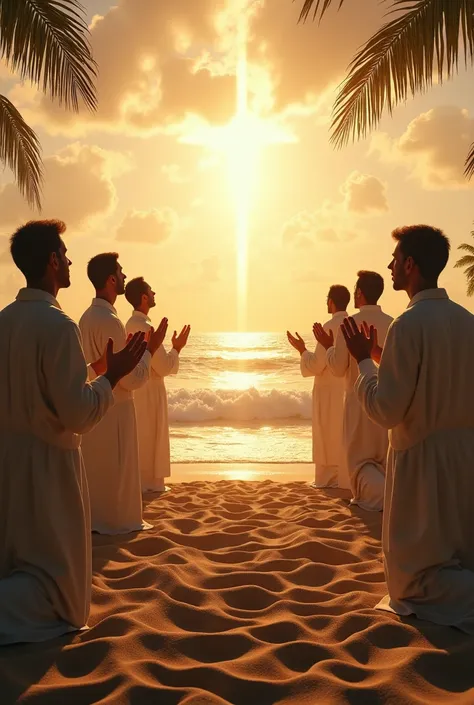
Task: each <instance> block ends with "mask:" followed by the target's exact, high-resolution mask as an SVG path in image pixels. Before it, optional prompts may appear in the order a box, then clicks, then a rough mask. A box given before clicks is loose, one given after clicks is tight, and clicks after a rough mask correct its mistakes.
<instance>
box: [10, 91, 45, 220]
mask: <svg viewBox="0 0 474 705" xmlns="http://www.w3.org/2000/svg"><path fill="white" fill-rule="evenodd" d="M0 161H2V162H3V163H4V164H6V165H7V166H8V167H10V169H11V170H12V171H13V173H14V175H15V179H16V181H17V184H18V187H19V189H20V191H21V193H22V194H23V195H24V196H25V197H26V199H27V201H28V203H29V204H30V206H33V207H36V208H38V209H40V208H41V203H40V196H41V184H42V180H43V169H42V164H41V148H40V144H39V140H38V137H37V136H36V134H35V132H34V131H33V130H32V129H31V127H29V126H28V125H27V124H26V122H25V121H24V120H23V118H22V116H21V115H20V113H19V112H18V110H17V109H16V108H15V106H14V105H13V104H12V103H10V101H9V100H8V98H5V96H3V95H0Z"/></svg>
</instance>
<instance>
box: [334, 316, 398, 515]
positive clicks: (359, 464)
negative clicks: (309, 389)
mask: <svg viewBox="0 0 474 705" xmlns="http://www.w3.org/2000/svg"><path fill="white" fill-rule="evenodd" d="M354 320H355V321H356V323H357V325H359V326H360V324H361V323H362V322H363V321H366V323H368V324H369V325H373V326H375V328H376V329H377V333H378V340H379V344H380V345H383V344H384V341H385V336H386V335H387V330H388V328H389V326H390V324H391V322H392V320H393V319H392V317H391V316H388V315H387V314H386V313H384V312H383V311H382V309H381V307H380V306H373V305H372V306H362V307H361V309H360V311H359V312H358V313H356V314H355V316H354ZM327 361H328V366H329V367H330V369H331V371H332V373H333V374H334V375H336V377H345V382H346V394H345V401H344V423H343V443H344V449H345V453H346V463H347V469H348V472H349V478H350V484H351V490H352V494H353V498H352V500H351V501H352V504H357V505H359V506H360V507H361V508H362V509H366V510H368V511H381V510H382V508H383V495H384V485H385V466H386V460H387V450H388V433H387V431H386V430H385V429H383V428H380V426H377V424H375V423H374V422H373V421H371V420H370V419H369V418H368V417H367V415H366V414H365V413H364V412H363V410H362V409H361V406H360V404H359V402H358V400H357V396H356V394H355V391H354V384H355V382H356V380H357V377H358V375H359V371H358V368H357V363H356V362H355V360H354V359H353V358H352V357H351V356H350V355H349V351H348V350H347V346H346V343H345V340H344V336H343V335H342V333H341V331H340V330H339V332H338V335H337V337H336V340H335V344H334V346H333V347H332V348H329V350H328V351H327Z"/></svg>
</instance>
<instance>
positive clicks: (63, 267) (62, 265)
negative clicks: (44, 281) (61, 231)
mask: <svg viewBox="0 0 474 705" xmlns="http://www.w3.org/2000/svg"><path fill="white" fill-rule="evenodd" d="M66 253H67V248H66V245H65V244H64V242H63V241H61V245H60V247H59V252H58V255H56V254H55V253H53V258H52V261H51V264H52V266H53V267H54V269H55V271H56V278H57V282H58V285H59V287H60V288H61V289H67V288H68V287H70V286H71V276H70V271H69V267H70V266H71V264H72V262H71V260H70V259H69V258H68V257H67V254H66Z"/></svg>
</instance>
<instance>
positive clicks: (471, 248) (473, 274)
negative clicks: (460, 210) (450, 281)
mask: <svg viewBox="0 0 474 705" xmlns="http://www.w3.org/2000/svg"><path fill="white" fill-rule="evenodd" d="M471 235H472V237H474V230H472V231H471ZM458 250H463V251H464V252H469V254H468V255H464V256H463V257H461V259H459V260H458V261H457V262H456V264H455V265H454V266H455V267H458V268H465V272H464V274H465V275H466V279H467V295H468V296H472V295H473V294H474V245H469V244H468V243H467V242H463V243H462V245H459V247H458Z"/></svg>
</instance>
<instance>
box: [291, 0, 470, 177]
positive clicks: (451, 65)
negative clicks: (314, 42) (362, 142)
mask: <svg viewBox="0 0 474 705" xmlns="http://www.w3.org/2000/svg"><path fill="white" fill-rule="evenodd" d="M352 1H353V2H355V0H352ZM365 1H366V0H359V3H360V5H364V4H365ZM345 2H346V0H304V4H303V8H302V10H301V14H300V20H303V21H304V20H306V19H307V17H308V16H309V14H310V13H311V11H312V14H313V18H314V19H316V18H318V17H319V19H320V20H321V19H322V18H323V17H324V15H325V13H326V12H327V10H328V8H329V7H330V5H332V4H334V3H335V4H337V5H338V8H340V7H341V6H342V5H343V4H344V3H345ZM387 14H388V15H389V21H388V22H387V23H386V24H384V25H383V27H381V28H380V29H379V30H378V31H377V32H376V33H375V34H374V35H373V36H372V37H371V38H370V39H369V40H368V41H367V43H366V44H365V46H364V47H363V48H362V49H360V50H359V51H358V53H357V54H356V56H355V57H354V58H353V59H352V61H351V63H350V65H349V69H348V75H347V77H346V78H345V80H344V81H343V83H342V84H341V86H340V89H339V93H338V96H337V98H336V102H335V104H334V109H333V119H332V128H331V129H332V135H331V141H332V142H334V143H335V145H336V146H338V147H341V146H343V145H345V144H346V143H347V142H348V141H349V140H351V139H352V140H356V139H359V138H361V137H365V136H366V135H367V133H368V132H369V131H370V130H372V129H373V128H374V127H375V126H376V125H377V124H378V123H379V121H380V118H381V117H382V114H383V112H384V111H385V110H388V111H389V112H390V113H391V112H392V110H393V108H394V107H395V106H396V105H398V104H399V103H401V102H404V101H405V100H406V99H407V97H408V96H409V95H412V96H414V95H416V94H417V93H422V92H424V91H426V90H427V89H428V88H429V87H430V86H431V85H432V84H433V79H434V77H435V76H436V78H437V80H438V81H439V82H440V83H441V82H442V81H443V80H445V79H450V78H452V77H453V75H454V74H455V73H457V71H458V63H459V58H460V55H461V57H464V63H465V65H466V66H468V65H472V62H473V60H474V0H391V5H390V7H389V9H388V12H387ZM465 166H466V169H465V174H466V176H467V177H469V178H470V177H471V176H473V174H474V144H473V145H472V146H471V149H470V152H469V154H468V156H467V159H466V163H465Z"/></svg>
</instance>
